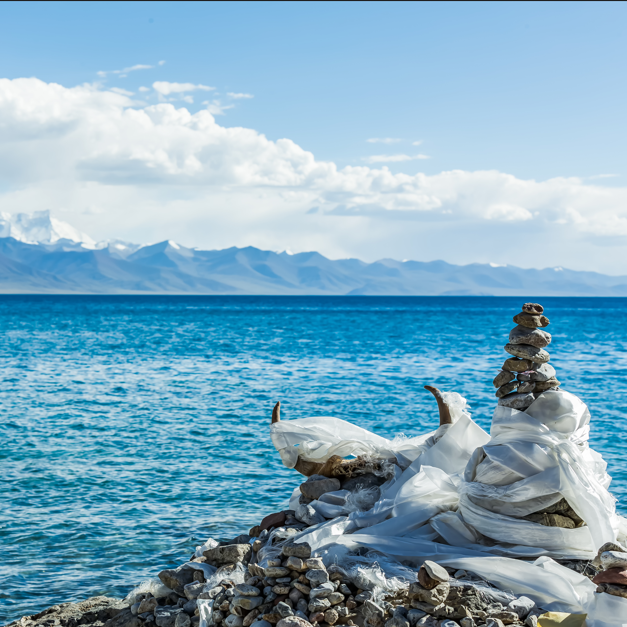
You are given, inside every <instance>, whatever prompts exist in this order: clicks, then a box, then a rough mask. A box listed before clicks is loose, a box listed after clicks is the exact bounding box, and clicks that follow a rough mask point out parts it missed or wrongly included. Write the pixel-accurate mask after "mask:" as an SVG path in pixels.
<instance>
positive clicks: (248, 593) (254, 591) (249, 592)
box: [234, 583, 261, 597]
mask: <svg viewBox="0 0 627 627" xmlns="http://www.w3.org/2000/svg"><path fill="white" fill-rule="evenodd" d="M234 590H235V594H236V596H240V597H258V596H259V595H260V594H261V590H259V588H257V587H256V586H249V585H248V584H245V583H240V584H238V585H236V586H235V588H234Z"/></svg>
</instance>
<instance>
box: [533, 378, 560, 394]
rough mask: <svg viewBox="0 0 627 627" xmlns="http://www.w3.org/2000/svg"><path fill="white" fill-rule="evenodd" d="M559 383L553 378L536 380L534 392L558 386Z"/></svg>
mask: <svg viewBox="0 0 627 627" xmlns="http://www.w3.org/2000/svg"><path fill="white" fill-rule="evenodd" d="M559 384H560V382H559V381H558V380H557V379H555V378H553V379H549V380H548V381H536V388H535V390H534V392H536V393H538V392H546V391H547V390H550V389H551V388H556V387H558V386H559Z"/></svg>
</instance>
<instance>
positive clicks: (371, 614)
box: [362, 601, 385, 627]
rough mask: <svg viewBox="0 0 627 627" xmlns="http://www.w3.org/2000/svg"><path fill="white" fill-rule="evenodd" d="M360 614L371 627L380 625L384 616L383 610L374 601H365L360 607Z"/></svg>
mask: <svg viewBox="0 0 627 627" xmlns="http://www.w3.org/2000/svg"><path fill="white" fill-rule="evenodd" d="M362 614H363V616H364V618H365V619H366V620H367V621H368V624H369V625H372V627H380V626H381V625H383V618H384V617H385V611H384V609H383V608H382V607H380V606H379V605H377V604H376V603H375V602H374V601H366V602H365V603H364V605H363V608H362Z"/></svg>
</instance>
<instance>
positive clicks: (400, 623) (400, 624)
mask: <svg viewBox="0 0 627 627" xmlns="http://www.w3.org/2000/svg"><path fill="white" fill-rule="evenodd" d="M385 627H411V623H410V622H409V621H408V620H407V619H406V618H405V617H403V616H400V615H399V616H393V617H392V618H390V620H389V621H387V622H386V623H385Z"/></svg>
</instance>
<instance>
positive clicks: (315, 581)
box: [305, 568, 329, 586]
mask: <svg viewBox="0 0 627 627" xmlns="http://www.w3.org/2000/svg"><path fill="white" fill-rule="evenodd" d="M305 577H307V579H308V580H309V581H310V582H311V584H312V586H319V585H320V584H323V583H326V582H327V581H329V573H328V572H327V571H326V570H321V569H319V568H316V569H315V570H308V571H307V572H306V573H305Z"/></svg>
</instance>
